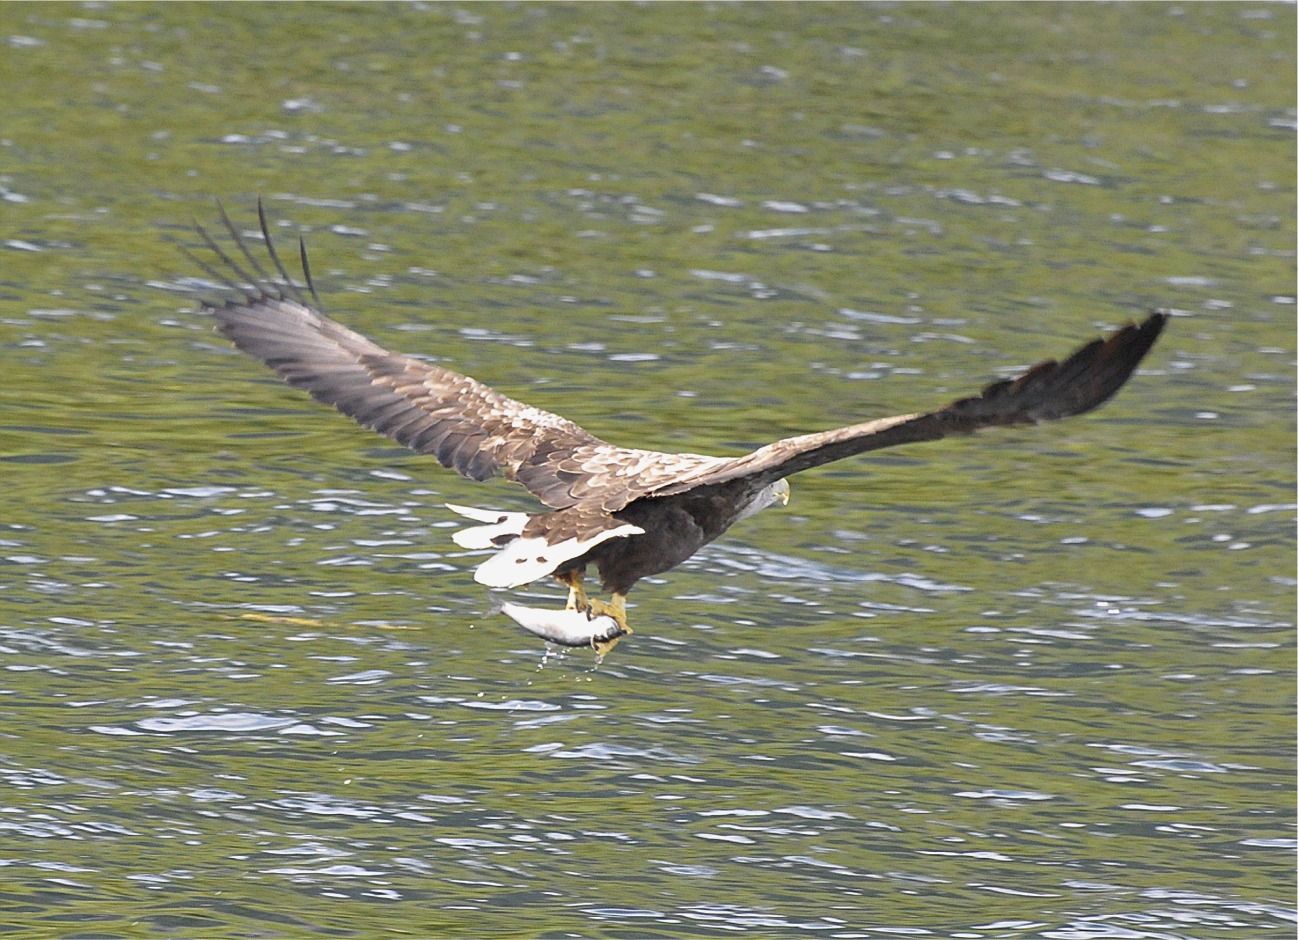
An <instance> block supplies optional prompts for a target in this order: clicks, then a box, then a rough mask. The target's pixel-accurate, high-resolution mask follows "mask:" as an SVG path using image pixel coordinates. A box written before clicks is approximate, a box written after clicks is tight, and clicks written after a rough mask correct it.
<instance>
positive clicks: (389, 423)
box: [190, 202, 725, 511]
mask: <svg viewBox="0 0 1298 940" xmlns="http://www.w3.org/2000/svg"><path fill="white" fill-rule="evenodd" d="M257 209H258V218H259V220H260V223H261V234H262V237H263V239H264V240H265V246H266V252H267V255H268V256H269V259H270V261H271V262H272V263H273V264H274V267H275V270H276V272H277V273H278V274H279V277H278V278H275V277H272V276H271V275H269V274H268V273H267V272H266V270H265V268H264V267H263V266H262V265H261V264H260V263H259V262H258V260H257V258H256V257H255V256H254V255H253V253H252V251H251V250H250V249H249V247H248V244H247V242H246V241H245V239H244V237H243V236H242V235H241V234H240V233H239V231H238V230H237V229H236V228H235V227H234V225H233V224H232V223H231V222H230V220H229V217H228V216H227V215H226V214H225V211H224V209H222V210H221V221H222V222H223V224H224V226H225V228H226V230H227V232H228V233H229V235H230V237H231V239H232V242H233V248H234V249H236V251H235V252H227V251H226V250H224V249H223V248H222V247H221V246H220V245H219V244H218V243H217V242H216V241H215V240H214V239H213V238H212V237H211V236H210V235H209V234H208V233H207V231H206V230H204V229H203V228H202V227H201V226H200V227H199V228H198V231H199V234H200V235H201V236H202V237H203V240H204V242H205V243H206V246H207V248H208V249H209V250H210V251H211V252H212V253H213V254H214V255H215V258H216V261H215V262H210V263H209V262H208V261H204V260H203V259H201V258H198V257H196V256H194V255H193V254H190V258H191V260H192V261H194V263H196V264H198V265H199V266H200V267H201V268H202V269H203V270H204V271H206V272H207V273H208V275H209V276H211V277H213V278H214V279H215V280H216V281H217V283H219V284H220V285H222V286H223V288H224V289H225V294H224V296H223V297H222V298H221V299H219V300H217V301H212V302H208V301H204V302H203V308H204V309H205V310H206V311H207V312H208V313H210V314H211V315H212V316H213V317H214V318H215V319H216V321H217V324H218V329H219V330H220V331H221V332H222V333H224V334H225V335H226V336H227V337H229V338H230V339H231V340H232V341H233V342H234V344H235V346H237V347H238V348H239V349H241V350H243V351H244V352H246V353H249V354H250V355H252V356H255V357H256V358H258V359H260V360H262V361H263V362H264V363H266V365H268V366H270V367H271V368H272V369H273V370H275V372H276V373H278V375H279V376H280V378H282V379H284V381H286V382H288V383H289V384H290V385H295V386H297V387H299V388H303V389H306V391H308V392H309V393H310V394H311V396H312V397H314V398H316V399H317V400H319V401H322V402H324V403H326V404H329V405H333V406H334V407H335V408H337V409H338V410H339V411H341V412H342V413H343V414H346V415H348V416H350V417H352V418H354V419H356V421H358V422H360V423H361V424H363V425H364V426H365V427H367V428H371V429H372V430H374V431H377V432H378V433H380V434H383V435H386V436H387V437H390V438H392V439H393V440H395V441H397V442H399V443H401V444H404V445H405V446H406V447H409V448H410V449H411V450H414V451H416V452H418V453H421V454H430V455H432V456H434V457H436V458H437V459H438V461H440V462H441V464H442V465H443V466H446V467H451V468H453V469H455V470H456V471H458V472H459V473H461V474H463V475H464V476H466V477H469V478H470V479H474V480H486V479H489V478H490V477H493V476H495V475H496V474H498V473H499V474H503V475H504V476H505V477H506V478H507V479H510V480H514V481H516V482H518V483H521V484H522V485H523V486H525V487H526V488H527V489H528V490H530V491H531V492H532V493H533V494H535V495H536V496H537V497H538V498H539V499H540V500H541V501H542V502H544V503H546V504H547V505H549V506H553V507H554V508H556V509H562V508H566V507H568V506H573V505H576V504H577V503H579V502H585V501H590V500H594V501H595V502H597V503H598V504H600V505H602V506H605V507H607V508H608V509H609V511H615V510H617V509H621V508H622V507H623V506H625V505H626V504H627V503H628V502H630V501H631V500H632V499H634V498H636V497H637V496H639V495H641V494H642V493H643V492H644V490H645V487H646V486H647V487H649V488H652V487H653V486H655V485H658V484H660V483H663V482H667V481H669V480H672V479H678V478H679V477H680V475H682V474H684V475H690V474H694V473H697V472H699V471H700V470H703V469H708V468H711V467H713V466H717V465H720V464H723V463H725V461H724V460H723V459H721V458H712V457H702V456H698V455H693V454H657V453H654V452H652V451H640V450H628V449H624V448H620V447H615V446H614V445H612V444H609V443H607V442H605V441H602V440H600V439H599V438H597V437H595V436H594V435H593V434H590V433H589V432H587V431H586V430H584V429H582V428H581V427H578V426H577V425H576V424H574V423H573V422H571V421H569V420H567V419H566V418H562V417H560V416H558V415H555V414H551V413H550V412H548V411H542V410H541V409H539V408H533V407H531V406H530V405H525V404H523V403H522V402H518V401H515V400H514V399H512V398H509V397H507V396H505V395H502V394H501V393H499V392H497V391H496V390H494V389H492V388H489V387H488V386H486V385H483V384H482V383H481V382H478V381H475V380H474V379H471V378H469V377H468V376H467V375H461V374H460V373H458V372H454V371H452V370H450V369H446V368H442V367H441V366H437V365H434V364H432V363H428V362H423V361H420V360H418V359H414V358H412V357H410V356H403V355H400V354H397V353H393V352H389V351H388V350H386V349H384V348H383V347H382V346H379V345H377V344H376V343H373V342H371V341H370V340H368V339H366V338H365V337H364V336H361V335H360V334H359V333H356V332H354V331H352V330H349V329H347V328H346V327H345V326H343V325H342V324H340V323H337V322H335V321H334V320H331V319H330V318H329V317H327V316H325V315H324V314H322V313H320V312H319V311H318V310H316V309H313V307H312V306H311V304H310V303H309V302H308V301H307V299H306V297H305V296H303V293H302V291H301V290H300V289H299V288H298V287H297V285H296V284H295V283H294V282H293V280H292V278H290V277H289V276H288V273H287V272H286V271H285V269H284V265H283V263H282V262H281V261H280V258H279V255H278V254H277V252H276V251H275V247H274V244H273V243H272V241H271V238H270V231H269V226H268V225H267V222H266V213H265V210H264V208H263V207H262V205H261V203H260V202H258V206H257ZM232 254H235V255H236V256H237V257H238V258H239V260H236V258H235V257H232ZM301 260H302V268H303V274H304V275H305V278H306V285H307V289H308V290H309V291H310V293H311V294H312V295H313V296H314V295H315V288H314V286H313V285H312V283H311V274H310V267H309V266H308V264H307V258H306V249H305V246H304V245H303V246H302V250H301Z"/></svg>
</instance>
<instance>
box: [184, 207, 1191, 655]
mask: <svg viewBox="0 0 1298 940" xmlns="http://www.w3.org/2000/svg"><path fill="white" fill-rule="evenodd" d="M218 208H219V207H218ZM257 208H258V219H259V221H260V227H261V236H262V240H263V244H264V249H265V253H266V258H265V259H264V260H266V261H268V262H269V264H270V266H273V268H274V272H273V273H271V272H268V271H267V265H265V264H263V263H262V262H261V261H259V260H258V258H257V256H256V255H255V254H254V252H253V251H252V249H251V248H250V247H249V240H248V238H247V237H246V236H245V235H244V234H242V233H241V232H240V231H239V230H238V229H237V228H236V227H235V226H234V224H233V223H232V222H231V221H230V219H229V216H228V215H227V214H226V213H225V210H224V209H223V208H220V210H219V211H220V216H221V222H222V224H223V226H224V228H225V230H226V232H227V233H228V234H229V237H230V241H229V244H228V246H227V247H223V246H222V244H221V243H220V242H219V241H218V240H217V239H216V238H214V237H212V235H211V234H209V233H208V232H207V231H206V230H205V229H204V228H203V227H202V226H197V228H198V232H199V234H200V236H201V237H202V239H203V241H204V244H205V245H206V247H207V249H208V250H209V251H210V252H211V255H210V256H209V258H208V259H207V260H204V259H203V258H201V257H199V256H197V255H195V254H194V253H191V252H186V254H187V255H188V256H189V258H190V259H191V260H192V261H193V262H194V263H195V264H197V265H198V266H199V267H200V268H201V269H202V270H203V271H205V272H206V273H207V274H208V275H209V276H210V277H211V278H213V279H214V280H215V282H216V284H217V285H218V287H219V288H220V294H219V296H218V297H217V298H215V299H211V300H203V301H201V303H202V307H203V310H204V311H205V312H207V313H209V314H210V315H211V316H212V317H214V318H215V320H216V325H217V329H218V330H219V331H220V332H221V333H223V334H224V335H225V336H226V337H228V338H229V339H230V340H231V341H233V343H234V345H235V346H237V347H238V348H239V349H241V350H243V351H244V352H246V353H248V354H249V355H251V356H254V357H256V358H257V359H260V360H261V361H262V362H264V363H266V365H268V366H269V367H270V368H271V369H273V370H274V371H275V372H276V373H277V374H278V375H279V377H280V378H281V379H283V380H284V381H286V382H288V383H289V384H290V385H294V386H297V387H299V388H302V389H305V390H306V391H307V392H308V393H309V394H310V395H311V396H312V397H313V398H315V399H317V400H318V401H321V402H324V403H325V404H328V405H333V406H334V407H335V408H337V409H338V410H339V411H341V412H342V413H343V414H345V415H348V416H350V417H351V418H353V419H355V420H356V421H358V422H359V423H360V424H362V425H364V426H365V427H367V428H370V429H371V430H374V431H377V432H378V433H379V434H383V435H385V436H387V437H390V438H392V439H393V440H395V441H397V442H399V443H401V444H403V445H405V446H406V447H409V448H410V449H411V450H413V451H415V452H416V453H420V454H429V455H432V456H433V457H436V458H437V460H438V461H439V462H440V463H441V464H442V465H443V466H445V467H450V468H452V469H454V470H456V471H457V472H459V473H460V474H462V475H464V476H466V477H468V478H470V479H473V480H487V479H490V478H491V477H493V476H496V475H497V474H500V475H503V476H504V477H505V479H507V480H512V481H514V482H515V483H519V484H521V485H522V486H524V487H525V488H526V489H527V490H528V491H529V492H531V493H532V495H534V496H535V497H536V498H537V499H539V500H540V501H541V502H542V503H544V504H545V505H546V506H547V507H549V509H548V510H545V511H541V512H534V513H525V512H497V511H495V510H486V509H473V508H468V507H463V506H450V507H449V508H451V509H453V510H454V511H456V512H458V513H460V514H461V515H464V516H467V517H468V518H470V519H472V520H474V521H475V522H477V523H479V524H478V525H476V526H473V527H471V528H467V529H461V530H459V531H457V532H456V533H455V534H454V536H453V538H454V540H455V542H456V543H457V544H458V545H460V546H461V547H463V548H468V549H496V551H495V554H493V555H492V556H491V557H490V558H488V559H487V560H486V561H484V562H483V563H482V564H481V565H479V566H478V568H477V570H476V572H475V574H474V578H475V580H477V581H478V582H480V583H482V584H485V585H487V586H488V587H492V588H513V587H519V586H521V585H524V584H528V583H530V582H532V581H536V580H538V579H541V578H545V577H551V578H554V579H555V580H556V581H559V582H560V583H562V584H564V585H565V586H567V588H568V602H567V607H566V610H567V611H571V612H573V614H574V615H575V614H576V613H577V612H580V613H584V614H585V617H586V618H587V619H594V618H605V617H607V618H611V620H612V622H613V623H614V624H615V626H614V627H613V628H611V629H609V630H607V631H605V632H603V633H600V634H598V635H595V634H593V633H590V634H589V635H587V634H585V633H583V634H581V640H579V641H578V642H584V641H587V640H588V641H589V643H590V645H592V646H594V647H595V649H596V650H597V652H599V653H600V655H603V654H604V653H606V652H607V651H608V650H609V649H611V648H612V646H613V645H615V644H616V642H617V640H618V639H619V638H620V637H621V636H624V635H626V634H628V633H630V632H631V631H630V628H629V627H628V626H627V623H626V595H627V592H628V591H630V590H631V586H632V585H634V584H635V583H636V582H637V581H639V580H640V579H641V578H644V577H648V576H650V575H655V574H660V573H662V572H664V571H667V570H669V569H671V568H674V567H675V566H677V565H679V564H680V563H681V562H683V561H685V559H687V558H689V557H690V556H691V555H693V554H694V553H695V552H697V551H698V550H699V549H700V548H702V547H703V546H704V545H707V544H708V543H709V542H711V541H713V540H714V539H716V538H717V537H718V536H720V535H721V534H722V533H724V532H725V531H726V530H727V529H729V528H730V527H731V526H732V525H734V524H735V523H736V522H738V521H739V520H741V519H744V518H746V517H748V516H751V515H752V514H753V513H755V512H758V511H759V510H761V509H764V508H766V507H767V506H770V505H771V504H773V503H777V502H780V503H787V502H788V498H789V484H788V482H787V478H788V477H789V476H791V475H793V474H795V473H799V472H801V471H803V470H808V469H810V468H812V467H818V466H820V465H821V464H825V463H829V462H830V461H834V460H841V459H843V458H844V457H851V456H853V455H855V454H861V453H864V452H866V451H870V450H878V449H879V448H882V447H893V446H895V445H898V444H909V443H912V442H915V441H933V440H937V439H939V438H943V437H947V436H948V435H952V434H968V433H971V432H973V431H977V430H979V429H980V428H986V427H996V426H1008V425H1016V424H1033V423H1036V422H1038V421H1053V420H1055V419H1057V418H1067V417H1069V416H1071V415H1079V414H1083V413H1085V412H1087V411H1090V410H1091V409H1093V408H1095V407H1097V406H1099V405H1101V404H1103V403H1104V402H1105V401H1107V400H1108V399H1109V398H1111V397H1112V396H1113V395H1114V394H1115V393H1116V392H1117V391H1118V389H1120V388H1121V387H1122V385H1123V383H1125V382H1126V381H1127V379H1128V378H1129V377H1130V376H1131V374H1132V372H1133V371H1135V369H1136V366H1137V365H1139V364H1140V361H1141V359H1143V358H1144V356H1145V354H1146V353H1147V352H1149V349H1150V347H1152V346H1153V344H1154V341H1155V340H1157V339H1158V335H1159V333H1160V332H1162V330H1163V326H1164V324H1165V323H1166V322H1167V319H1168V314H1167V313H1166V312H1162V311H1159V312H1155V313H1151V314H1149V316H1147V317H1146V318H1145V319H1144V320H1143V321H1142V322H1141V323H1128V324H1127V325H1126V326H1124V327H1122V328H1121V329H1119V330H1118V331H1117V332H1115V333H1113V334H1112V335H1111V336H1109V337H1108V338H1107V339H1094V340H1092V341H1091V342H1089V343H1087V344H1085V345H1084V346H1082V347H1080V348H1079V349H1077V350H1076V351H1075V352H1074V353H1073V354H1072V355H1070V356H1069V357H1068V358H1067V359H1065V360H1064V361H1063V362H1057V361H1055V360H1053V359H1048V360H1046V361H1044V362H1040V363H1038V364H1037V365H1035V366H1033V367H1032V368H1030V369H1028V370H1027V371H1026V372H1025V373H1024V374H1023V375H1021V376H1019V377H1018V378H1016V379H1012V380H1010V379H1004V380H1001V381H997V382H993V383H991V384H990V385H988V386H986V387H985V388H984V389H983V390H982V391H981V392H980V393H978V394H976V395H973V396H971V397H968V398H961V399H959V400H958V401H954V402H952V403H951V404H949V405H946V406H944V407H942V408H938V409H936V410H934V411H928V412H923V413H918V414H904V415H897V416H896V417H891V418H878V419H875V420H873V421H866V422H865V423H863V424H854V425H851V426H849V427H844V428H836V429H834V430H831V431H819V432H816V433H813V434H803V435H800V436H798V437H790V438H786V439H785V440H781V441H776V442H775V443H773V444H767V445H766V446H765V447H759V448H758V449H757V450H755V451H753V452H752V453H749V454H745V455H743V456H741V457H708V456H704V455H701V454H667V453H659V452H657V451H652V450H638V449H634V448H627V447H620V446H618V445H616V444H610V443H608V442H607V441H604V440H601V439H600V438H598V437H596V436H595V435H593V434H591V433H590V432H589V431H586V430H585V429H583V428H581V427H578V426H577V425H576V424H574V423H573V422H571V421H569V420H567V419H566V418H562V417H560V416H558V415H555V414H551V413H550V412H547V411H543V410H541V409H539V408H533V407H531V406H530V405H525V404H523V403H522V402H519V401H515V400H514V399H512V398H508V397H506V396H505V395H502V394H501V393H500V392H498V391H496V390H495V389H492V388H489V387H488V386H486V385H484V384H482V383H481V382H478V381H476V380H474V379H472V378H470V377H468V376H467V375H461V374H460V373H458V372H454V371H452V370H450V369H447V368H445V367H443V366H439V365H435V364H433V363H431V362H427V361H424V360H421V359H415V358H412V357H410V356H404V355H401V354H400V353H394V352H389V351H388V350H386V349H384V348H383V347H382V346H379V345H377V344H376V343H373V342H371V341H370V340H368V339H366V338H365V337H364V336H361V335H360V334H359V333H356V332H353V331H352V330H349V329H348V328H347V327H345V326H343V325H342V324H340V323H338V322H336V321H334V320H332V319H330V318H329V317H327V316H325V315H324V314H323V313H321V312H320V311H319V309H316V308H317V307H319V306H320V304H319V298H318V296H317V295H316V291H315V286H314V284H313V282H312V279H311V271H310V266H309V265H308V263H307V255H306V246H305V242H304V241H302V240H300V239H299V248H300V258H301V265H302V275H303V277H302V282H303V283H302V284H301V285H299V284H298V283H297V281H295V280H294V279H293V278H292V277H290V276H289V274H288V272H287V271H286V269H285V267H284V264H283V262H282V261H281V259H280V256H279V254H278V253H277V251H276V249H275V246H274V244H273V242H272V241H271V237H270V228H269V225H268V224H267V221H266V212H265V208H264V207H263V206H262V204H261V202H260V201H259V202H258V206H257ZM304 290H305V291H307V292H309V294H310V298H312V299H314V300H315V302H316V303H315V306H312V303H311V300H310V299H308V297H307V296H306V294H304V293H303V291H304ZM592 565H593V566H594V567H595V568H596V570H597V571H598V572H599V576H600V580H601V582H602V585H603V588H604V590H605V591H606V592H607V593H608V595H609V600H607V601H603V600H600V599H597V598H593V597H588V596H587V594H586V591H585V589H584V586H583V577H584V575H585V573H586V570H587V569H588V568H589V567H590V566H592ZM516 609H520V608H516ZM538 613H540V612H538ZM511 616H514V615H513V614H511ZM520 622H521V621H520ZM604 622H608V621H604ZM525 625H526V624H525ZM529 629H532V628H531V627H529ZM534 632H540V631H539V630H534Z"/></svg>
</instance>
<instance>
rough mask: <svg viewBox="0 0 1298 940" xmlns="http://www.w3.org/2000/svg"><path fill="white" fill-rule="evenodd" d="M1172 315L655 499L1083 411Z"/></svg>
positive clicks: (768, 450)
mask: <svg viewBox="0 0 1298 940" xmlns="http://www.w3.org/2000/svg"><path fill="white" fill-rule="evenodd" d="M1167 318H1168V314H1167V313H1163V312H1156V313H1151V314H1150V315H1149V316H1148V317H1146V318H1145V319H1144V321H1142V322H1141V323H1139V324H1136V323H1128V324H1127V325H1126V326H1124V327H1122V329H1120V330H1118V331H1117V332H1116V333H1114V334H1113V335H1112V336H1110V337H1109V338H1108V339H1096V340H1092V341H1091V342H1089V343H1087V344H1086V345H1084V346H1082V347H1081V348H1080V349H1078V350H1077V351H1076V352H1074V353H1073V354H1072V355H1071V356H1069V357H1068V358H1067V359H1065V360H1064V361H1063V362H1056V361H1055V360H1053V359H1048V360H1046V361H1045V362H1040V363H1037V364H1036V365H1035V366H1033V367H1032V368H1031V369H1029V370H1028V371H1027V372H1025V373H1024V374H1023V375H1021V376H1019V377H1018V378H1017V379H1004V380H1001V381H999V382H993V383H992V384H990V385H988V386H987V387H986V388H984V389H983V390H982V393H981V394H979V395H975V396H973V397H971V398H962V399H960V400H959V401H954V402H952V403H951V404H949V405H947V406H946V407H945V408H939V409H938V410H937V411H930V412H928V413H927V414H911V415H898V416H897V417H894V418H880V419H878V420H876V421H867V422H866V423H864V424H855V425H852V426H850V427H845V428H837V429H835V430H832V431H822V432H820V433H818V434H804V435H802V436H800V437H790V438H786V439H785V440H782V441H776V442H775V443H773V444H767V445H766V446H765V447H761V448H758V449H757V450H755V451H753V452H752V453H750V454H747V455H745V456H743V457H738V458H735V459H734V460H730V461H727V463H726V465H725V466H723V467H718V468H715V469H705V470H703V471H701V472H700V473H698V474H697V475H695V476H693V477H690V478H688V479H685V480H681V481H678V482H677V483H674V484H671V485H668V486H666V487H663V488H661V489H658V490H656V491H655V492H654V494H653V495H655V496H669V495H672V494H675V493H682V492H686V491H688V490H693V489H697V488H699V487H705V486H709V485H712V484H720V483H727V482H730V481H733V480H738V479H741V478H742V479H744V480H745V481H746V483H747V484H748V485H749V486H750V487H751V488H752V489H758V488H760V487H762V486H765V485H767V484H768V483H772V482H774V481H775V480H778V479H781V478H783V477H787V476H789V475H791V474H794V473H798V472H799V471H802V470H807V469H809V468H811V467H817V466H819V465H821V464H825V463H829V462H831V461H834V460H841V459H843V458H844V457H851V456H853V455H854V454H861V453H865V452H866V451H870V450H878V449H880V448H883V447H893V446H895V445H897V444H908V443H911V442H914V441H933V440H938V439H939V438H943V437H948V436H950V435H953V434H970V433H972V432H974V431H977V430H978V429H980V428H987V427H997V426H1008V425H1014V424H1035V423H1036V422H1039V421H1053V420H1056V419H1058V418H1067V417H1070V416H1071V415H1079V414H1084V413H1085V412H1087V411H1090V410H1091V409H1093V408H1097V407H1099V406H1100V405H1102V404H1104V402H1106V401H1108V400H1109V399H1110V398H1112V397H1113V396H1114V395H1115V394H1116V393H1117V391H1118V389H1120V388H1122V386H1123V383H1125V382H1126V381H1127V379H1128V378H1130V377H1131V374H1132V373H1133V372H1134V371H1135V370H1136V366H1137V365H1139V364H1140V361H1141V359H1143V358H1144V357H1145V354H1146V353H1147V352H1149V349H1150V347H1152V346H1153V345H1154V341H1155V340H1156V339H1158V335H1159V333H1161V332H1162V331H1163V325H1164V324H1165V323H1166V322H1167Z"/></svg>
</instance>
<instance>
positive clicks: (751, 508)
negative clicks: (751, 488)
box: [735, 479, 789, 522]
mask: <svg viewBox="0 0 1298 940" xmlns="http://www.w3.org/2000/svg"><path fill="white" fill-rule="evenodd" d="M775 503H779V504H780V505H781V506H787V505H788V504H789V481H788V480H783V479H781V480H776V481H775V482H774V483H772V484H770V485H769V486H765V487H763V488H762V489H760V490H758V491H757V495H756V496H754V497H753V499H752V501H751V502H750V503H749V504H748V505H747V506H745V507H744V508H743V509H742V510H740V512H739V515H738V517H737V518H736V519H735V522H739V521H741V520H743V519H747V518H748V517H749V516H751V515H753V514H754V513H758V512H761V511H762V510H763V509H765V508H766V507H767V506H772V505H774V504H775Z"/></svg>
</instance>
